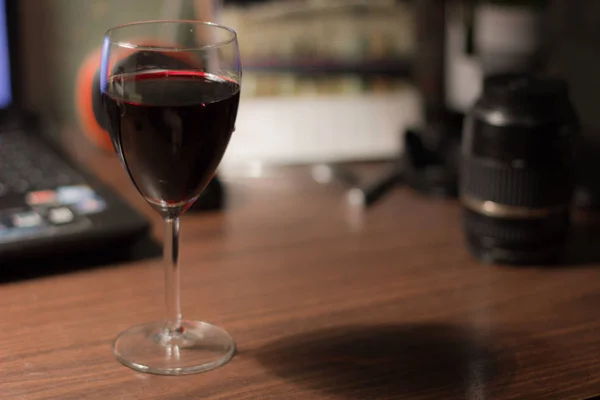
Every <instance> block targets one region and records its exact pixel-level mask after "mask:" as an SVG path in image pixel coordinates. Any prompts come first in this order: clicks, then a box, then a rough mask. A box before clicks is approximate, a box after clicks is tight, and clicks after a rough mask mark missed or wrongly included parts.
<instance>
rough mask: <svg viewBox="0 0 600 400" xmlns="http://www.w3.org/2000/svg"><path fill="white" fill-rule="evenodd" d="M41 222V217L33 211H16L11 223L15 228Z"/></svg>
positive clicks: (34, 225)
mask: <svg viewBox="0 0 600 400" xmlns="http://www.w3.org/2000/svg"><path fill="white" fill-rule="evenodd" d="M42 223H43V221H42V217H41V216H40V215H39V214H38V213H36V212H35V211H27V212H22V213H17V214H15V215H13V216H12V225H13V226H15V227H17V228H33V227H36V226H40V225H42Z"/></svg>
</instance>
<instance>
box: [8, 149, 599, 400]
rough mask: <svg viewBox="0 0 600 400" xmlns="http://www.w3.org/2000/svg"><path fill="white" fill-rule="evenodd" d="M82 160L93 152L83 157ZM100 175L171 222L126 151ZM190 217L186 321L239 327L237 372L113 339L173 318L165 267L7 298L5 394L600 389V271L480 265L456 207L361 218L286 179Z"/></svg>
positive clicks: (362, 396) (284, 175)
mask: <svg viewBox="0 0 600 400" xmlns="http://www.w3.org/2000/svg"><path fill="white" fill-rule="evenodd" d="M81 154H83V155H82V157H83V158H90V157H88V156H87V155H86V154H87V153H86V152H81ZM90 159H92V161H93V165H94V168H95V169H96V170H97V171H98V173H99V174H100V175H101V177H102V178H103V179H105V180H107V181H108V180H110V181H111V182H113V183H114V184H115V185H116V186H118V187H121V188H123V192H124V193H125V195H126V197H128V198H129V199H130V200H131V201H132V202H133V203H135V204H137V205H139V206H140V208H141V209H142V210H144V212H146V213H147V214H148V215H149V216H151V217H152V218H153V221H154V222H156V228H157V229H156V233H157V236H158V235H159V234H160V233H161V229H160V226H159V222H160V221H158V219H157V218H156V217H155V216H154V214H153V213H152V211H151V210H149V209H148V208H147V207H146V206H144V204H143V201H142V200H141V199H140V197H139V195H137V193H135V192H134V191H133V189H131V186H130V185H129V183H128V182H127V178H126V177H125V175H124V174H123V172H122V171H121V168H120V166H119V165H118V163H117V162H116V160H114V159H113V158H111V157H106V156H100V155H95V156H94V157H91V158H90ZM230 188H231V190H232V191H233V194H234V201H233V204H232V206H231V208H230V210H229V211H228V212H227V213H224V214H213V215H187V216H186V217H185V218H184V219H183V221H182V264H183V265H182V274H183V279H182V280H183V287H182V293H183V309H184V315H187V316H189V317H194V318H202V319H205V320H207V321H210V322H213V323H216V324H218V325H221V326H223V327H224V328H226V329H227V330H228V331H229V332H230V333H231V334H232V335H233V336H234V338H235V339H236V341H237V344H238V346H239V353H238V354H237V356H236V357H235V358H234V359H233V361H232V362H231V363H229V364H228V365H226V366H225V367H223V368H220V369H217V370H214V371H211V372H208V373H204V374H199V375H191V376H185V377H161V376H153V375H147V374H141V373H136V372H134V371H132V370H129V369H128V368H126V367H123V366H121V365H120V364H119V363H117V362H116V361H115V360H114V358H113V356H112V354H111V352H110V342H111V340H112V339H113V338H114V336H115V335H116V334H117V333H118V332H120V331H121V330H123V329H125V328H127V327H129V326H131V325H133V324H137V323H141V322H145V321H148V320H152V319H156V318H158V317H160V316H161V312H162V310H163V297H162V293H163V280H162V277H163V276H162V269H161V264H160V260H154V261H145V262H139V263H134V264H130V265H123V266H119V267H114V268H103V269H99V270H93V271H84V272H78V273H73V274H69V275H64V276H60V277H52V278H45V279H39V280H34V281H27V282H22V283H17V284H10V285H5V286H1V287H0V399H11V400H17V399H32V400H33V399H60V400H71V399H72V400H82V399H102V400H118V399H126V400H131V399H160V400H183V399H214V400H216V399H220V400H225V399H236V400H250V399H252V400H288V399H307V400H320V399H331V400H334V399H348V400H354V399H356V400H371V399H373V400H374V399H436V400H439V399H527V400H532V399H573V400H576V399H583V398H586V397H589V396H592V395H594V394H597V393H600V334H599V332H600V322H599V321H600V309H599V308H600V268H598V265H581V266H571V267H565V268H553V269H511V268H498V267H490V266H483V265H479V264H478V263H476V262H474V261H473V260H472V259H471V258H470V257H469V255H468V254H467V253H466V251H465V249H464V247H463V245H462V239H461V235H460V234H459V223H458V217H459V213H458V210H457V207H456V205H455V204H453V203H452V202H435V201H430V200H424V199H422V198H419V197H418V196H416V195H414V194H413V193H411V192H409V191H406V190H400V189H399V190H397V191H396V192H395V193H393V194H392V195H390V196H389V197H387V198H385V199H384V200H383V201H382V202H381V203H380V204H378V205H377V206H376V207H375V208H373V209H372V210H370V211H368V213H366V214H365V215H364V217H363V219H362V221H361V218H360V217H359V216H357V215H351V213H348V210H347V208H346V207H345V206H344V204H343V202H342V201H341V197H340V194H341V191H339V190H337V189H335V188H331V187H328V188H326V187H322V186H318V185H316V184H315V183H313V182H312V181H311V180H310V179H309V178H308V176H307V174H305V173H304V172H302V171H282V172H277V173H274V174H272V175H267V176H266V177H264V178H261V179H239V180H234V181H232V182H231V184H230Z"/></svg>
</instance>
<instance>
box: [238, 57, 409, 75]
mask: <svg viewBox="0 0 600 400" xmlns="http://www.w3.org/2000/svg"><path fill="white" fill-rule="evenodd" d="M244 70H246V71H249V72H290V73H296V74H302V75H323V74H358V75H385V76H392V77H403V78H410V77H411V73H412V60H410V59H405V60H375V61H369V62H342V61H339V60H312V59H295V60H293V61H282V60H278V59H264V60H249V61H246V62H244Z"/></svg>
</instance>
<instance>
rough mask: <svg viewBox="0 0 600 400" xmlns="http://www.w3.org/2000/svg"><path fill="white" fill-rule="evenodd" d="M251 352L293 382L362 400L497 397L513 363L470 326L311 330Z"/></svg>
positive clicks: (512, 360)
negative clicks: (469, 328)
mask: <svg viewBox="0 0 600 400" xmlns="http://www.w3.org/2000/svg"><path fill="white" fill-rule="evenodd" d="M256 358H257V360H258V361H259V362H260V363H261V364H262V365H263V366H265V367H267V368H268V369H269V370H271V371H272V372H273V373H274V374H276V375H277V376H279V377H282V378H284V379H286V380H289V381H292V382H293V383H295V384H298V385H306V386H307V387H308V388H310V389H314V390H317V391H322V392H324V393H327V394H328V395H334V396H338V397H339V398H340V399H361V400H364V399H369V400H375V399H384V398H385V399H400V398H408V397H406V396H411V397H410V398H428V399H429V398H431V399H434V398H435V399H440V398H444V399H454V398H457V399H463V398H469V399H478V398H497V396H498V393H500V392H501V391H502V390H503V388H504V387H505V386H506V385H507V383H508V382H509V381H510V380H511V379H512V376H513V374H514V372H515V370H516V363H515V360H514V357H513V355H512V354H510V353H508V354H507V352H506V351H504V352H498V351H495V350H494V347H493V345H491V344H490V343H489V342H486V341H484V340H483V339H481V337H480V335H477V332H476V331H472V330H467V329H464V328H460V327H457V326H452V325H443V324H431V325H381V326H347V327H338V328H332V329H327V330H320V331H314V332H309V333H306V334H300V335H295V336H291V337H287V338H284V339H281V340H278V341H276V342H274V343H269V344H268V345H266V346H265V347H263V348H261V349H259V350H258V351H257V353H256ZM492 394H493V395H492ZM413 396H414V397H413Z"/></svg>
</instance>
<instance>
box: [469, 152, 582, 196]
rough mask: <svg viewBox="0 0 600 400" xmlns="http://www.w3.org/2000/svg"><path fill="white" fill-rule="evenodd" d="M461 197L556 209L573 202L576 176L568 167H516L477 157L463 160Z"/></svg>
mask: <svg viewBox="0 0 600 400" xmlns="http://www.w3.org/2000/svg"><path fill="white" fill-rule="evenodd" d="M460 180H461V182H460V190H461V195H467V196H469V197H473V198H476V199H481V200H486V201H492V202H495V203H500V204H504V205H509V206H519V207H530V208H540V207H552V206H556V205H562V204H567V203H569V201H570V198H571V193H572V185H573V173H572V170H571V169H570V168H565V166H564V165H559V166H551V167H546V168H544V167H540V168H537V169H533V168H513V167H511V166H508V165H502V164H500V163H496V162H494V161H491V160H489V159H487V160H486V159H482V158H478V157H476V156H470V157H463V158H462V160H461V175H460Z"/></svg>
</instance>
